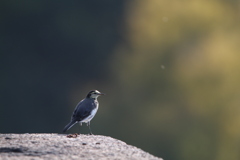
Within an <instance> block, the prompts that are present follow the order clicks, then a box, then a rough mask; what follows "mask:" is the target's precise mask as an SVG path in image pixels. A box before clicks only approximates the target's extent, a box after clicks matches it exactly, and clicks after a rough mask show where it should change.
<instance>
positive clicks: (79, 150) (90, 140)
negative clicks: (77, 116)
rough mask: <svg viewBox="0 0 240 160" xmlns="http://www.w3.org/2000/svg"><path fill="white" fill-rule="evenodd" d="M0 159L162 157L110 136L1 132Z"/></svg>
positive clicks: (135, 159)
mask: <svg viewBox="0 0 240 160" xmlns="http://www.w3.org/2000/svg"><path fill="white" fill-rule="evenodd" d="M0 159H4V160H5V159H6V160H8V159H27V160H28V159H29V160H30V159H31V160H33V159H34V160H38V159H51V160H52V159H64V160H67V159H83V160H85V159H88V160H94V159H97V160H101V159H102V160H103V159H109V160H110V159H115V160H127V159H131V160H145V159H149V160H162V159H161V158H158V157H155V156H153V155H151V154H149V153H147V152H144V151H143V150H141V149H139V148H137V147H134V146H131V145H127V144H126V143H125V142H123V141H120V140H117V139H114V138H111V137H106V136H100V135H78V136H77V137H76V138H68V137H67V135H65V134H0Z"/></svg>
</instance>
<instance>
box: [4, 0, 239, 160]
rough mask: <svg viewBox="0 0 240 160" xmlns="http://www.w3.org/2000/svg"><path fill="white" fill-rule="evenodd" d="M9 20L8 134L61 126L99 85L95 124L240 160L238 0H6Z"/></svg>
mask: <svg viewBox="0 0 240 160" xmlns="http://www.w3.org/2000/svg"><path fill="white" fill-rule="evenodd" d="M0 24H1V25H0V57H1V58H0V61H1V63H0V66H1V67H0V69H1V78H0V82H1V83H0V93H1V96H0V132H1V133H33V132H44V133H51V132H55V133H56V132H57V133H60V132H61V131H62V129H63V127H64V126H65V125H66V124H67V123H68V122H69V121H70V117H71V114H72V111H73V109H74V108H75V106H76V104H77V103H78V102H79V101H80V100H81V99H83V98H84V97H85V96H86V94H87V93H88V91H89V90H92V89H98V90H99V91H101V92H103V93H106V94H107V95H106V96H102V97H100V98H99V102H100V109H99V111H98V113H97V115H96V116H95V118H94V119H93V120H92V122H91V127H92V130H93V133H94V134H100V135H107V136H111V137H114V138H117V139H120V140H123V141H125V142H126V143H128V144H131V145H135V146H137V147H140V148H142V149H143V150H145V151H147V152H150V153H151V154H154V155H156V156H159V157H162V158H164V159H166V160H179V159H181V160H193V159H194V160H202V159H211V160H226V159H227V160H239V159H240V62H239V61H240V2H239V1H238V0H211V1H209V0H180V1H179V0H171V1H167V0H135V1H134V0H132V1H126V0H114V1H113V0H102V1H99V0H92V1H83V0H72V1H62V0H52V1H47V0H35V1H29V0H22V1H17V0H1V1H0ZM79 131H80V129H79V127H78V126H77V125H76V126H74V127H73V128H72V129H70V130H69V132H68V133H75V132H79ZM81 133H84V134H87V133H88V130H87V127H86V126H85V125H84V126H83V127H81Z"/></svg>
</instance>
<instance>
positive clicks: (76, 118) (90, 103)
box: [63, 90, 104, 134]
mask: <svg viewBox="0 0 240 160" xmlns="http://www.w3.org/2000/svg"><path fill="white" fill-rule="evenodd" d="M100 95H104V94H103V93H101V92H99V91H98V90H93V91H90V92H89V93H88V94H87V96H86V98H85V99H83V100H82V101H80V102H79V103H78V104H77V106H76V108H75V110H74V112H73V115H72V118H71V122H70V123H69V124H67V125H66V126H65V127H64V129H63V132H66V131H67V130H69V129H70V128H71V127H72V126H73V125H74V124H76V123H80V125H82V123H87V125H88V127H89V131H90V134H92V131H91V128H90V121H91V120H92V119H93V117H94V116H95V114H96V113H97V110H98V106H99V103H98V101H97V98H98V96H100Z"/></svg>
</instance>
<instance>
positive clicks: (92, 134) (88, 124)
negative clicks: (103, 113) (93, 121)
mask: <svg viewBox="0 0 240 160" xmlns="http://www.w3.org/2000/svg"><path fill="white" fill-rule="evenodd" d="M87 125H88V128H89V131H90V135H93V134H92V131H91V127H90V121H89V122H88V123H87Z"/></svg>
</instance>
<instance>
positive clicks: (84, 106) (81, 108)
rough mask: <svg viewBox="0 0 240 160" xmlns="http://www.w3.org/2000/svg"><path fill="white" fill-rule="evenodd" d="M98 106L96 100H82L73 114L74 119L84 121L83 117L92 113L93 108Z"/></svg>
mask: <svg viewBox="0 0 240 160" xmlns="http://www.w3.org/2000/svg"><path fill="white" fill-rule="evenodd" d="M96 107H97V105H96V104H95V103H94V100H92V99H84V100H82V101H81V102H79V103H78V105H77V106H76V108H75V110H74V112H73V115H72V120H75V121H82V120H83V119H85V118H86V117H88V116H89V115H90V114H91V112H92V110H93V109H94V108H96Z"/></svg>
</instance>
